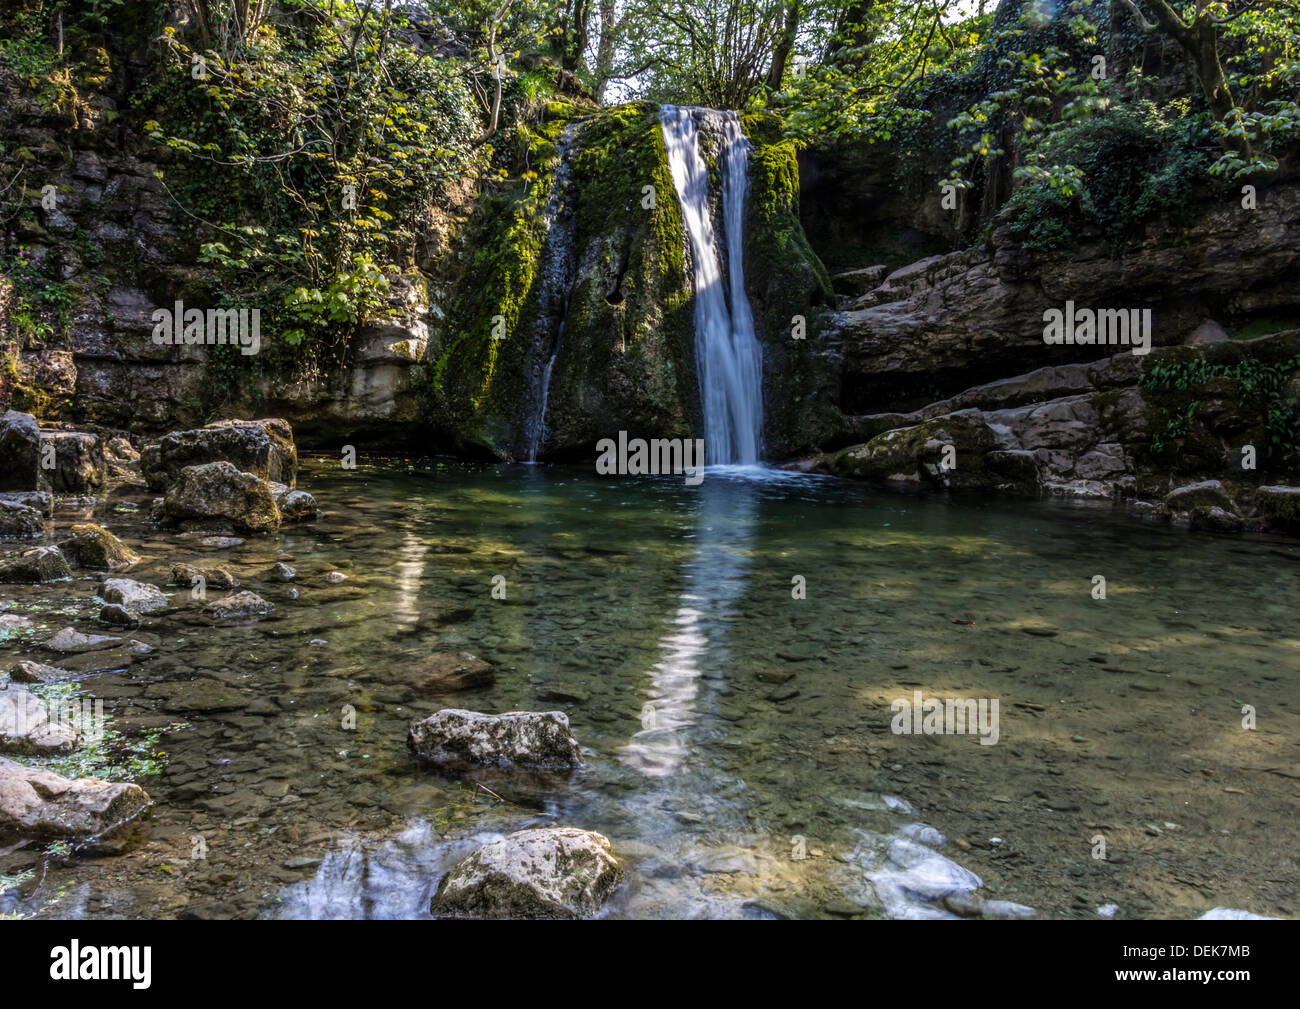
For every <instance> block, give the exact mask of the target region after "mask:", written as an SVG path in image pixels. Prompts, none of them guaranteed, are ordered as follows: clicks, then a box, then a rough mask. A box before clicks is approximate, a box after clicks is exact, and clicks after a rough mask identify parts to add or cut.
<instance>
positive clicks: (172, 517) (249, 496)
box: [162, 462, 280, 532]
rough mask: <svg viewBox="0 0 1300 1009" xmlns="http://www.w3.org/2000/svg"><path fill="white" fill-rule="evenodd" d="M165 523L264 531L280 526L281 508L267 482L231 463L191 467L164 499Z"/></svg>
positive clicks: (186, 468)
mask: <svg viewBox="0 0 1300 1009" xmlns="http://www.w3.org/2000/svg"><path fill="white" fill-rule="evenodd" d="M162 510H163V521H164V522H165V523H166V524H168V525H179V526H195V525H202V524H204V523H211V522H213V521H214V520H216V521H224V522H228V523H230V524H231V525H232V526H234V527H235V528H237V529H239V530H241V531H242V530H247V531H249V532H264V531H266V530H270V529H275V528H277V527H278V526H279V525H280V509H279V508H278V507H276V504H275V497H274V495H273V494H272V493H271V488H270V486H269V485H268V484H267V483H266V481H265V480H262V479H260V478H259V477H258V476H256V475H255V474H253V473H249V472H241V471H240V470H238V469H236V468H235V466H234V465H233V464H231V463H229V462H211V463H205V464H203V465H200V466H187V467H185V468H184V469H183V470H181V472H180V476H179V478H178V479H177V481H176V483H175V484H173V485H172V487H171V489H170V490H169V491H168V492H167V497H166V498H165V499H164V500H163V506H162Z"/></svg>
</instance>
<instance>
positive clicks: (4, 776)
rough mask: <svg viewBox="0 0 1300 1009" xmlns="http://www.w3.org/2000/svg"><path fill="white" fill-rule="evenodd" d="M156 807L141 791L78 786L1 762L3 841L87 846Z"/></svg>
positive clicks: (97, 783) (93, 783)
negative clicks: (85, 842)
mask: <svg viewBox="0 0 1300 1009" xmlns="http://www.w3.org/2000/svg"><path fill="white" fill-rule="evenodd" d="M150 805H152V803H151V801H150V799H149V795H148V793H147V792H145V790H144V789H143V788H141V787H140V786H139V785H132V784H118V783H114V782H108V781H101V780H99V779H98V778H78V779H76V780H75V781H73V780H71V779H69V778H64V777H62V776H61V775H58V774H55V773H54V772H52V771H46V770H42V769H41V768H36V767H27V766H25V765H23V764H19V763H16V762H14V761H12V760H6V759H4V758H3V757H0V836H2V837H31V838H36V839H38V840H46V839H50V840H57V839H63V840H84V839H90V838H97V839H101V838H105V837H107V836H111V835H112V834H114V833H116V832H117V830H118V829H120V828H121V827H122V825H124V824H126V823H129V822H130V821H132V820H134V819H135V818H137V817H138V816H139V815H140V814H141V813H143V812H144V811H145V810H146V809H148V807H149V806H150Z"/></svg>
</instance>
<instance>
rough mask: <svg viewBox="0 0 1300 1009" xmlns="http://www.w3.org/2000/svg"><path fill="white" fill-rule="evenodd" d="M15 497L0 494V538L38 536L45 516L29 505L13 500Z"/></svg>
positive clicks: (42, 531) (42, 528)
mask: <svg viewBox="0 0 1300 1009" xmlns="http://www.w3.org/2000/svg"><path fill="white" fill-rule="evenodd" d="M15 497H17V495H12V494H0V536H40V535H42V534H43V533H44V532H45V516H44V515H43V514H41V512H39V511H37V510H36V509H35V508H33V507H32V506H31V505H28V504H24V503H22V502H21V501H17V500H14V498H15Z"/></svg>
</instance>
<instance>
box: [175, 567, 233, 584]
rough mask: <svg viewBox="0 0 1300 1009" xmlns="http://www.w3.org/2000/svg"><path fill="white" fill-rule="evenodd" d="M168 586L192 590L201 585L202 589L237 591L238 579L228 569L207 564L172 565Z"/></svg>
mask: <svg viewBox="0 0 1300 1009" xmlns="http://www.w3.org/2000/svg"><path fill="white" fill-rule="evenodd" d="M168 584H171V585H184V586H185V587H186V588H189V589H192V588H197V587H198V586H199V585H202V586H203V587H204V588H216V589H237V588H239V579H238V578H236V577H235V576H234V575H233V574H232V573H231V571H230V569H229V568H224V567H221V566H219V565H207V564H173V565H172V570H171V575H170V576H169V578H168Z"/></svg>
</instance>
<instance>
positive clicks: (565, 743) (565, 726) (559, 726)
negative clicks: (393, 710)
mask: <svg viewBox="0 0 1300 1009" xmlns="http://www.w3.org/2000/svg"><path fill="white" fill-rule="evenodd" d="M407 742H408V743H409V745H410V747H411V749H412V750H414V751H415V752H416V753H417V754H418V755H419V756H421V757H424V758H425V759H427V760H433V761H436V762H438V763H450V764H471V765H477V766H480V767H483V766H497V767H528V768H560V767H579V766H581V765H582V752H581V750H579V748H578V741H577V740H576V739H574V737H573V733H571V732H570V731H569V716H568V715H566V714H565V713H564V712H563V711H507V712H505V713H504V714H501V715H485V714H483V713H482V712H479V711H466V710H464V709H463V708H443V709H442V710H441V711H439V712H436V713H435V714H432V715H430V716H429V717H428V718H424V719H421V720H418V721H415V722H412V723H411V729H410V733H409V735H408V738H407Z"/></svg>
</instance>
